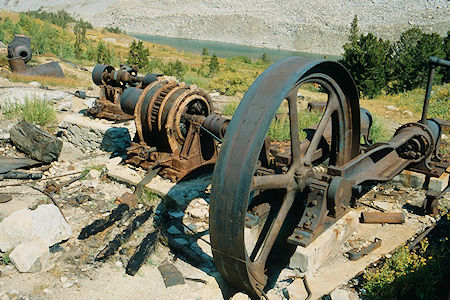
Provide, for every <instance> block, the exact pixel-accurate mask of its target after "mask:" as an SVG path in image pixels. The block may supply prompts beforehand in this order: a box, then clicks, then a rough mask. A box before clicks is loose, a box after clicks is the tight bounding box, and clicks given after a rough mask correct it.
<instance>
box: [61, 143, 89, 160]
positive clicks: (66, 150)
mask: <svg viewBox="0 0 450 300" xmlns="http://www.w3.org/2000/svg"><path fill="white" fill-rule="evenodd" d="M83 157H84V153H83V152H82V151H81V150H80V149H79V148H78V147H75V146H74V145H73V144H72V143H69V142H63V146H62V148H61V153H60V154H59V158H58V161H59V162H62V161H67V162H69V161H71V162H76V161H79V160H81V159H82V158H83Z"/></svg>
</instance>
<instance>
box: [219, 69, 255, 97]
mask: <svg viewBox="0 0 450 300" xmlns="http://www.w3.org/2000/svg"><path fill="white" fill-rule="evenodd" d="M254 79H255V77H254V76H253V74H248V73H240V72H224V73H221V74H220V75H218V76H216V77H215V78H214V80H213V81H212V83H211V86H210V89H213V90H216V91H218V92H219V93H221V94H224V95H227V96H234V95H235V94H236V93H238V92H245V91H247V90H248V88H249V87H250V85H251V84H252V83H253V80H254Z"/></svg>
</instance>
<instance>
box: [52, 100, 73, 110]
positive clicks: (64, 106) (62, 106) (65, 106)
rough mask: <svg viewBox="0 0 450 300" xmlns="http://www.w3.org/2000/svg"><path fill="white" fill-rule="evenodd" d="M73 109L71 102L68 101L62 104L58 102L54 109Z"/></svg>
mask: <svg viewBox="0 0 450 300" xmlns="http://www.w3.org/2000/svg"><path fill="white" fill-rule="evenodd" d="M72 108H73V104H72V102H69V101H64V102H59V103H58V105H57V107H56V109H57V110H58V111H71V110H72Z"/></svg>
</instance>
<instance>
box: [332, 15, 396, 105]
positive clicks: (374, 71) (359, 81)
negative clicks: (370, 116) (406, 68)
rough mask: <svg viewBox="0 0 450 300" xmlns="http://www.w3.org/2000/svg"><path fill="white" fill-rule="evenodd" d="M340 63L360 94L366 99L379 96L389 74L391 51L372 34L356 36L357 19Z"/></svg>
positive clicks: (384, 42)
mask: <svg viewBox="0 0 450 300" xmlns="http://www.w3.org/2000/svg"><path fill="white" fill-rule="evenodd" d="M343 48H344V54H343V55H342V59H341V60H340V62H341V63H342V64H343V65H344V66H345V67H346V68H347V69H348V70H349V71H350V73H351V74H352V76H353V79H354V80H355V83H356V85H357V86H358V88H359V90H360V92H362V94H363V95H365V96H366V97H368V98H373V97H374V96H376V95H380V94H381V92H382V90H383V88H385V87H386V84H387V77H388V74H390V70H389V68H390V65H391V64H390V59H391V53H392V49H391V46H390V43H389V41H383V40H382V39H381V38H377V37H375V36H374V35H373V34H372V33H368V34H366V35H364V34H361V35H359V36H358V18H357V17H356V16H355V18H354V19H353V22H352V26H351V29H350V36H349V42H348V43H346V44H344V46H343Z"/></svg>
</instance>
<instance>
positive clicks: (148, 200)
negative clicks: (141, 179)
mask: <svg viewBox="0 0 450 300" xmlns="http://www.w3.org/2000/svg"><path fill="white" fill-rule="evenodd" d="M160 199H161V198H160V197H159V196H158V194H156V193H154V192H152V191H150V190H147V189H145V190H144V193H142V195H141V197H139V199H138V200H139V202H140V203H142V204H145V205H147V206H156V205H157V204H158V202H159V200H160Z"/></svg>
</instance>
